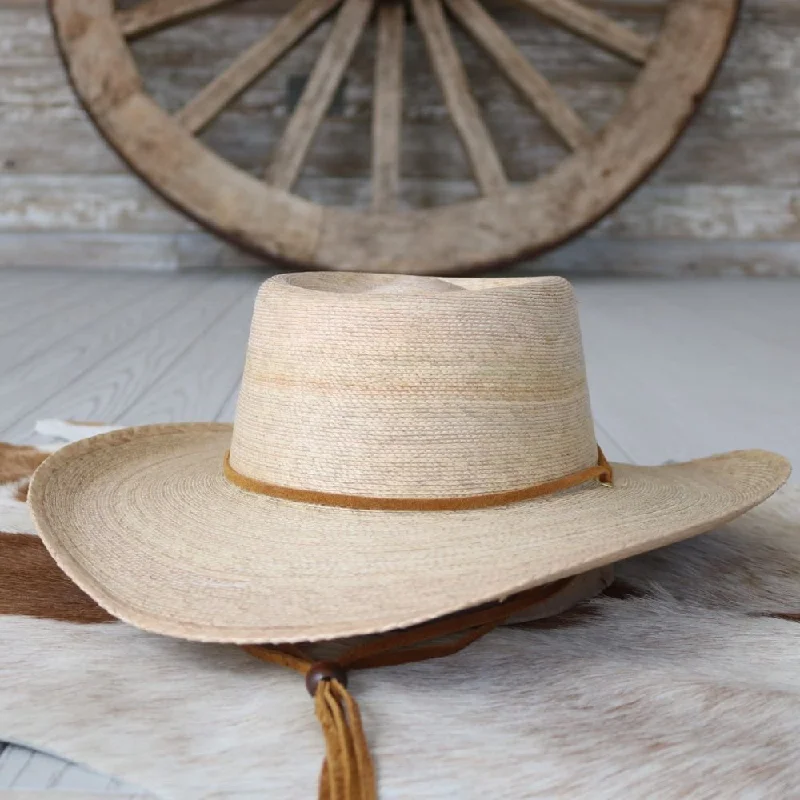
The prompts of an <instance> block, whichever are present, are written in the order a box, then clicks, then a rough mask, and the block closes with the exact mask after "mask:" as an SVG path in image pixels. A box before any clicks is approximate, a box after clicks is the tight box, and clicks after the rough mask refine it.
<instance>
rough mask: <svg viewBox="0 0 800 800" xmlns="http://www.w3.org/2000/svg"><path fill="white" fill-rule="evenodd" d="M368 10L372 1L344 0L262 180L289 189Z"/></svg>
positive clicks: (339, 78) (359, 34) (326, 107)
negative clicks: (264, 179)
mask: <svg viewBox="0 0 800 800" xmlns="http://www.w3.org/2000/svg"><path fill="white" fill-rule="evenodd" d="M371 11H372V0H345V1H344V4H343V5H342V8H341V10H340V12H339V14H338V16H337V17H336V21H335V22H334V25H333V28H332V29H331V32H330V36H329V37H328V40H327V41H326V42H325V46H324V47H323V49H322V52H321V53H320V56H319V59H318V60H317V63H316V65H315V66H314V69H313V71H312V72H311V75H309V77H308V82H307V83H306V86H305V89H304V90H303V94H302V96H301V97H300V101H299V102H298V104H297V106H296V108H295V109H294V112H293V114H292V116H291V118H290V119H289V123H288V125H287V126H286V130H285V131H284V133H283V136H282V137H281V139H280V141H279V142H278V144H277V146H276V147H275V152H274V153H273V155H272V159H271V163H270V166H269V169H268V170H267V175H266V180H267V182H268V183H270V184H272V185H273V186H275V187H278V188H280V189H290V188H291V187H292V185H293V184H294V182H295V180H296V179H297V176H298V175H299V173H300V168H301V167H302V164H303V159H304V158H305V156H306V153H307V152H308V148H309V147H310V146H311V142H312V141H313V139H314V134H315V133H316V131H317V128H318V127H319V125H320V123H321V122H322V118H323V117H324V116H325V112H326V111H327V110H328V107H329V106H330V104H331V101H332V100H333V96H334V94H335V92H336V89H337V88H338V86H339V84H340V83H341V80H342V77H343V76H344V71H345V70H346V69H347V65H348V64H349V63H350V58H351V57H352V55H353V51H354V50H355V47H356V44H358V40H359V39H360V38H361V33H362V31H363V30H364V26H365V25H366V24H367V20H368V19H369V15H370V13H371Z"/></svg>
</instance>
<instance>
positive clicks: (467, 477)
mask: <svg viewBox="0 0 800 800" xmlns="http://www.w3.org/2000/svg"><path fill="white" fill-rule="evenodd" d="M229 448H230V459H231V464H232V466H233V467H234V468H235V469H236V470H237V471H238V472H240V473H241V474H243V475H245V476H247V477H250V478H253V479H256V480H261V481H265V482H268V483H275V484H278V485H282V486H289V487H293V488H298V489H308V490H313V491H323V492H332V493H352V494H359V495H367V496H375V497H408V498H414V497H418V498H425V497H441V496H469V495H473V494H480V493H486V492H492V491H504V490H511V489H517V488H521V487H525V486H529V485H531V484H536V483H539V482H542V481H546V480H550V479H554V478H558V477H560V476H563V475H566V474H569V473H571V472H574V471H576V470H579V469H583V468H586V467H588V466H590V465H591V464H593V463H594V462H595V460H596V443H595V439H594V433H593V425H592V419H591V413H590V407H589V399H588V391H587V386H586V377H585V370H584V363H583V354H582V348H581V341H580V330H579V325H578V318H577V311H576V305H575V300H574V297H573V294H572V290H571V287H570V286H569V284H568V283H567V282H566V281H564V280H562V279H559V278H534V279H519V280H503V279H489V280H480V279H461V280H456V279H453V280H448V281H444V280H438V279H425V278H415V279H410V278H396V277H390V276H368V275H366V276H365V275H343V274H339V275H336V274H324V275H322V274H302V275H290V276H280V277H278V278H274V279H272V280H270V281H268V282H267V283H265V284H264V286H263V287H262V290H261V292H260V293H259V297H258V300H257V302H256V308H255V314H254V318H253V326H252V332H251V337H250V343H249V347H248V353H247V362H246V366H245V374H244V379H243V385H242V392H241V396H240V401H239V406H238V409H237V416H236V422H235V425H234V428H233V431H231V428H230V427H229V426H227V425H218V424H193V425H163V426H147V427H143V428H134V429H126V430H123V431H117V432H114V433H109V434H107V435H103V436H98V437H94V438H93V439H90V440H86V441H82V442H77V443H75V444H73V445H69V446H68V447H66V448H64V449H63V450H61V451H59V452H58V453H56V454H55V455H54V456H52V457H51V458H49V459H48V460H47V462H46V463H45V464H44V465H43V466H42V467H41V468H40V469H39V471H38V472H37V474H36V476H35V478H34V481H33V483H32V486H31V490H30V502H31V508H32V511H33V514H34V518H35V520H36V524H37V526H38V528H39V531H40V533H41V535H42V538H43V540H44V542H45V544H46V545H47V547H48V549H49V550H50V552H51V553H52V554H53V556H54V557H55V559H56V561H57V562H58V563H59V564H60V566H61V567H62V569H64V570H65V571H66V572H67V574H68V575H69V576H70V577H71V578H72V579H73V580H74V581H75V582H76V583H78V585H80V586H81V587H82V588H83V589H84V590H85V591H86V592H87V593H88V594H89V595H91V596H92V597H93V598H94V599H95V600H96V601H97V602H99V603H100V604H101V605H102V606H104V607H105V608H106V609H107V610H108V611H110V612H111V613H112V614H114V615H116V616H118V617H120V618H121V619H124V620H126V621H128V622H130V623H132V624H134V625H138V626H139V627H142V628H145V629H147V630H152V631H155V632H158V633H165V634H169V635H174V636H179V637H184V638H190V639H197V640H203V641H226V642H290V641H304V640H307V641H316V640H320V639H331V638H338V637H344V636H351V635H356V634H367V633H375V632H379V631H386V630H389V629H393V628H397V627H402V626H406V625H411V624H414V623H417V622H421V621H424V620H427V619H431V618H434V617H437V616H441V615H443V614H446V613H449V612H454V611H458V610H461V609H463V608H466V607H469V606H472V605H476V604H478V603H482V602H485V601H489V600H493V599H497V598H501V597H505V596H506V595H508V594H511V593H513V592H516V591H519V590H521V589H524V588H528V587H532V586H536V585H540V584H542V583H546V582H549V581H552V580H555V579H557V578H559V577H563V576H566V575H570V574H575V573H579V572H584V571H587V570H589V569H592V568H595V567H599V566H602V565H605V564H610V563H612V562H614V561H617V560H619V559H621V558H625V557H627V556H630V555H634V554H636V553H640V552H643V551H646V550H649V549H652V548H654V547H658V546H660V545H663V544H667V543H669V542H673V541H677V540H679V539H682V538H686V537H688V536H691V535H694V534H696V533H700V532H703V531H706V530H709V529H711V528H712V527H714V526H715V525H717V524H719V523H722V522H725V521H727V520H729V519H732V518H733V517H735V516H738V515H739V514H741V513H743V512H744V511H746V510H747V509H749V508H751V507H753V506H754V505H756V504H758V503H759V502H761V501H763V500H764V499H766V498H767V497H768V496H769V495H770V494H772V493H773V492H774V491H775V490H776V489H777V488H778V487H779V486H780V485H781V484H782V483H783V482H784V481H785V480H786V478H787V476H788V473H789V467H788V464H787V462H786V461H785V460H784V459H783V458H781V457H780V456H777V455H774V454H772V453H767V452H764V451H747V452H736V453H730V454H726V455H723V456H717V457H713V458H709V459H701V460H697V461H693V462H690V463H687V464H675V465H668V466H663V467H630V466H620V465H618V466H617V467H616V468H615V483H614V486H613V487H610V488H609V487H605V486H601V485H599V484H598V483H596V482H592V483H587V484H584V485H582V486H579V487H575V488H573V489H570V490H567V491H563V492H560V493H558V494H554V495H550V496H547V497H542V498H538V499H536V500H531V501H528V502H520V503H515V504H509V505H506V506H501V507H497V508H491V509H482V510H472V511H457V512H427V513H426V512H385V511H356V510H352V509H344V508H335V507H323V506H317V505H310V504H304V503H298V502H293V501H288V500H280V499H277V498H274V497H269V496H266V495H263V494H257V493H254V492H248V491H245V490H242V489H240V488H237V487H236V486H234V485H232V484H231V483H229V482H228V481H227V480H226V479H225V477H224V476H223V472H222V464H223V459H224V456H225V453H226V451H227V450H228V449H229Z"/></svg>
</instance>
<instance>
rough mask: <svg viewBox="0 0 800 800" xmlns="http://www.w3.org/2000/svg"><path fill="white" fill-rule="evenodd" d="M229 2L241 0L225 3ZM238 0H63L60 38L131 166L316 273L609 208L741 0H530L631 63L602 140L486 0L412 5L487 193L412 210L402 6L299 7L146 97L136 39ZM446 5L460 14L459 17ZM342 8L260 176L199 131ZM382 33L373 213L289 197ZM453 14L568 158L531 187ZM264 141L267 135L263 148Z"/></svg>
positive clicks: (427, 252)
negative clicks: (222, 65)
mask: <svg viewBox="0 0 800 800" xmlns="http://www.w3.org/2000/svg"><path fill="white" fill-rule="evenodd" d="M228 1H229V0H228ZM224 2H226V0H140V2H139V3H138V4H137V5H134V6H133V7H132V8H125V9H121V10H118V9H115V7H114V0H50V3H51V5H50V8H51V14H52V16H53V20H54V27H55V31H56V36H57V39H58V42H59V44H60V47H61V51H62V54H63V56H64V60H65V64H66V66H67V69H68V72H69V75H70V77H71V80H72V83H73V86H74V88H75V91H76V92H77V94H78V96H79V97H80V99H81V100H82V102H83V104H84V107H85V108H86V110H87V112H88V113H89V114H90V116H91V117H92V119H93V120H94V122H95V124H96V125H97V126H98V128H99V129H100V130H101V132H102V133H103V134H104V135H105V137H106V138H107V139H108V141H109V142H110V143H111V145H112V146H113V147H114V148H115V149H116V150H117V151H118V152H119V154H120V155H121V156H122V157H123V158H124V159H125V160H126V161H127V162H128V164H129V165H130V166H131V167H132V168H133V169H134V170H135V171H136V172H137V173H138V174H139V175H140V176H141V177H142V178H143V179H144V180H145V181H147V182H148V183H149V184H150V185H151V186H152V187H153V188H154V189H155V190H157V191H158V192H160V193H161V194H162V195H163V196H164V197H166V198H167V199H168V200H169V201H171V202H172V203H173V204H174V205H175V206H177V207H178V208H179V209H180V210H182V211H183V212H184V213H186V214H188V215H189V216H191V217H193V218H194V219H196V220H197V221H198V222H199V223H201V224H202V225H205V226H206V227H208V228H211V229H213V230H214V231H216V232H217V233H219V234H220V235H222V236H224V237H226V238H228V239H231V240H233V241H235V242H237V243H239V244H240V245H243V246H245V247H247V248H248V249H250V250H253V251H256V252H258V253H260V254H262V255H266V256H269V257H272V258H280V259H284V260H287V261H289V262H292V263H294V264H296V265H303V266H306V267H312V268H318V269H348V270H366V271H387V272H406V273H419V274H439V275H444V274H453V273H458V272H463V271H465V270H469V269H477V268H482V267H486V266H490V265H493V264H497V263H501V262H508V261H511V260H514V259H517V258H520V257H523V256H530V255H532V254H535V253H537V252H541V251H543V250H545V249H547V248H549V247H552V246H553V245H555V244H557V243H559V242H561V241H564V240H565V239H566V238H568V237H569V236H571V235H574V234H575V233H577V232H579V231H580V230H582V229H583V228H585V227H586V226H588V225H590V224H591V223H593V222H594V221H596V220H597V219H599V218H600V217H601V216H602V215H603V214H604V213H606V212H607V211H609V210H610V209H611V208H612V207H613V206H614V205H615V204H616V203H617V202H619V201H620V200H621V199H622V198H623V197H624V196H625V195H626V194H627V193H628V192H630V191H631V190H632V189H633V187H634V186H636V185H637V184H638V183H639V182H640V181H641V180H642V179H643V178H644V177H645V175H646V174H647V173H648V171H649V170H651V169H652V168H653V167H654V166H655V164H656V163H657V162H658V161H659V159H660V158H661V157H662V156H663V155H664V154H665V153H666V151H667V150H668V149H669V147H670V145H671V144H672V143H673V142H674V141H675V139H676V138H677V137H678V135H679V134H680V131H681V130H682V128H683V126H684V125H685V124H686V122H687V121H688V119H689V117H690V115H691V113H692V111H693V109H694V107H695V105H696V103H697V101H698V99H699V97H700V96H701V95H702V94H703V92H704V91H705V90H706V88H707V87H708V84H709V82H710V80H711V77H712V75H713V73H714V70H715V68H716V66H717V64H718V63H719V61H720V59H721V57H722V55H723V53H724V51H725V48H726V46H727V42H728V39H729V37H730V34H731V29H732V26H733V22H734V20H735V16H736V11H737V2H738V0H671V2H670V4H669V6H668V8H667V11H666V14H665V17H664V20H663V22H662V25H661V28H660V31H659V33H658V34H657V35H656V36H655V37H648V36H645V35H642V34H641V33H638V32H636V31H635V30H634V29H633V28H632V27H629V26H628V25H626V24H623V23H620V22H617V21H615V20H613V19H611V18H610V17H608V16H607V15H605V14H603V13H601V12H599V11H597V10H593V9H590V8H589V7H587V6H584V5H582V4H581V3H579V2H576V0H520V2H521V3H522V5H523V6H525V7H527V8H529V9H531V10H532V11H533V12H536V13H538V14H539V15H541V16H544V17H546V18H547V19H548V20H549V21H551V22H553V23H555V24H557V25H559V26H561V27H563V28H566V29H568V30H569V31H571V32H573V33H576V34H578V35H580V36H582V37H584V38H585V39H587V40H588V41H589V42H590V43H591V44H592V45H594V46H596V47H599V48H603V49H604V50H607V51H610V52H611V53H614V54H616V55H618V56H621V57H623V58H624V59H626V60H628V61H630V62H632V63H634V64H635V65H636V66H637V67H638V72H637V77H636V79H635V81H634V82H633V83H632V85H631V87H630V89H629V91H628V94H627V96H626V98H625V101H624V103H623V104H622V107H621V108H620V110H619V112H618V113H617V114H616V116H615V117H613V118H612V119H611V121H610V122H609V123H608V124H607V125H606V126H605V127H604V128H603V130H601V131H600V132H599V133H593V132H592V131H591V130H590V129H589V128H588V127H587V126H586V125H585V123H584V122H583V121H582V120H581V119H580V117H579V116H578V115H577V114H576V113H575V111H574V110H573V109H572V108H571V107H570V106H569V105H568V104H567V103H566V102H565V101H564V100H563V99H562V98H561V96H560V95H559V94H558V93H557V92H556V90H555V89H554V87H553V86H552V84H551V83H550V82H549V81H548V80H547V79H546V78H545V77H544V76H543V75H542V74H541V72H540V71H539V70H537V69H536V67H535V66H534V65H533V63H531V62H530V61H529V60H527V58H526V57H525V56H524V55H523V54H522V52H521V51H520V50H519V48H518V47H517V45H515V44H514V42H513V41H512V39H511V38H510V37H509V36H508V35H507V34H506V33H505V32H504V30H503V29H502V28H501V27H500V25H499V24H498V23H497V22H496V21H495V19H494V17H493V16H492V15H491V14H490V13H489V12H488V11H487V10H486V8H485V7H484V6H483V5H482V4H481V2H480V0H410V11H411V17H412V18H413V21H414V22H415V24H416V25H417V26H418V27H419V30H420V32H421V35H422V38H423V41H424V43H425V46H426V49H427V52H428V57H429V59H430V63H431V65H432V67H433V71H434V73H435V76H436V79H437V81H438V83H439V85H440V87H441V90H442V94H443V96H444V99H445V103H446V107H447V110H448V112H449V114H450V117H451V119H452V122H453V124H454V127H455V129H456V131H457V133H458V135H459V137H460V139H461V142H462V144H463V147H464V150H465V152H466V154H467V157H468V161H469V163H470V166H471V169H472V173H473V176H474V180H475V183H476V184H477V187H478V189H479V190H480V196H479V197H477V198H476V199H474V200H468V201H461V202H457V203H454V204H451V205H444V206H439V207H434V208H424V209H423V208H411V209H409V208H401V207H400V206H399V204H398V192H399V186H400V182H401V175H400V149H401V119H402V108H403V90H402V87H403V37H404V29H405V26H406V13H405V10H404V8H403V6H402V5H400V4H399V3H398V1H397V0H298V2H297V3H296V5H295V6H294V7H293V8H292V9H291V10H290V11H289V12H288V13H287V14H286V15H285V16H284V17H283V18H282V19H281V20H280V21H279V22H278V24H276V25H275V26H274V27H272V28H271V30H270V31H269V32H268V33H267V35H265V36H264V37H263V38H262V39H261V40H260V41H257V42H256V43H255V44H254V45H253V46H251V47H250V48H249V49H247V50H246V51H245V52H244V53H242V54H241V55H240V56H239V57H237V58H236V59H235V60H234V61H233V63H231V64H230V65H229V66H228V67H227V68H226V69H225V70H224V71H223V72H222V74H220V75H219V76H218V77H216V78H215V79H214V80H213V81H212V82H211V83H210V84H209V85H207V86H206V87H205V88H203V89H202V90H201V91H200V92H199V94H197V95H196V96H195V97H194V98H193V99H191V100H190V101H189V102H188V103H187V104H186V105H185V106H184V107H183V108H182V109H180V110H179V111H178V112H177V113H175V114H172V115H170V114H168V113H167V112H166V111H165V110H163V109H162V108H161V107H160V106H159V105H158V104H157V103H156V102H154V100H153V99H152V98H151V97H150V96H149V95H148V94H147V93H146V91H145V90H144V88H143V83H142V80H141V77H140V75H139V73H138V71H137V68H136V65H135V63H134V59H133V56H132V54H131V51H130V49H129V47H128V41H129V40H131V39H133V38H134V37H139V36H144V35H146V34H148V33H149V32H150V31H153V30H155V29H157V28H161V27H164V26H166V25H172V24H176V23H179V22H180V21H181V20H182V19H184V18H186V17H188V16H190V15H195V14H199V13H211V12H212V10H213V9H214V8H215V7H216V6H219V5H221V4H222V3H224ZM446 12H447V13H446ZM330 14H335V18H334V21H333V24H332V27H331V30H330V35H329V37H328V39H327V41H326V43H325V44H324V46H323V48H322V50H321V52H320V54H319V57H318V60H317V62H316V65H315V66H314V68H313V70H312V72H311V74H310V76H309V78H308V81H307V83H306V85H305V88H304V90H303V92H302V95H301V97H300V99H299V102H298V103H297V105H296V107H295V108H294V110H293V112H292V114H291V116H290V118H289V120H288V122H287V125H286V128H285V130H284V132H283V135H282V137H281V138H280V139H279V141H277V142H276V143H273V146H272V150H271V160H270V163H269V166H268V167H267V169H266V171H265V173H264V175H263V178H260V177H258V176H253V175H250V174H248V173H246V172H244V171H243V170H241V169H239V168H237V167H235V166H234V165H233V164H231V163H230V162H228V161H226V160H225V159H223V158H221V157H220V156H218V155H217V154H215V153H214V152H213V151H212V150H210V149H209V148H207V147H206V146H205V145H203V144H202V143H201V142H200V141H199V140H198V138H197V134H198V133H199V132H200V131H201V130H202V129H203V128H204V127H205V126H206V125H208V124H209V123H210V122H211V121H212V120H214V119H215V117H217V116H218V115H219V114H220V113H221V112H222V111H223V109H225V108H226V107H227V106H228V105H229V104H230V103H231V102H232V101H233V100H234V99H235V98H236V97H238V96H239V95H240V94H241V93H242V92H244V91H245V90H246V89H247V88H248V87H249V86H250V85H251V84H252V83H253V82H254V81H255V80H256V79H257V78H259V77H260V76H261V75H263V74H264V73H265V72H266V71H267V70H269V69H270V67H272V66H273V65H274V64H275V62H276V61H278V59H280V58H281V57H282V56H283V55H284V54H285V53H287V51H289V50H290V49H291V48H292V47H294V46H295V45H296V44H297V43H298V42H299V41H300V40H301V39H302V38H303V37H304V36H305V35H306V34H308V33H309V32H310V31H311V30H312V29H314V28H315V27H316V26H317V25H318V24H319V23H320V22H321V21H322V20H323V18H325V17H326V16H328V15H330ZM373 16H374V17H375V25H376V26H377V36H376V48H375V66H374V90H373V113H372V155H371V163H372V177H371V191H372V195H371V196H372V204H371V208H366V209H356V208H347V207H342V206H333V205H328V206H323V205H319V204H316V203H313V202H310V201H308V200H306V199H304V198H302V197H300V196H298V195H297V194H293V193H292V189H293V186H294V184H295V181H296V179H297V177H298V174H299V172H300V169H301V167H302V165H303V162H304V160H305V158H306V156H307V154H308V151H309V148H310V147H311V145H312V142H313V139H314V136H315V132H316V130H317V128H318V127H319V125H320V123H321V122H322V120H323V118H324V116H325V114H326V112H327V110H328V108H329V106H330V104H331V102H332V100H333V98H334V95H335V93H336V91H337V87H338V86H339V84H340V82H341V81H342V78H343V76H344V73H345V72H346V70H347V67H348V64H349V62H350V59H351V57H352V54H353V51H354V49H355V47H356V44H357V43H358V41H359V39H360V38H361V36H362V34H363V32H364V30H365V28H366V26H367V25H368V24H370V18H371V17H373ZM449 18H452V19H454V20H455V22H456V23H457V24H458V25H459V26H461V27H462V28H463V29H465V30H466V32H467V33H468V34H469V35H470V36H471V38H472V39H474V40H475V42H476V43H477V44H478V46H479V47H480V48H482V49H483V50H484V51H485V52H486V53H487V54H488V55H489V56H490V57H491V59H492V60H493V61H494V63H495V65H496V67H497V68H498V69H499V70H500V71H501V72H502V73H503V74H504V76H505V77H506V78H507V80H508V81H509V82H510V83H511V84H512V85H513V87H514V88H515V89H516V91H517V92H518V93H519V94H520V95H521V97H522V98H524V100H525V101H526V102H527V103H529V104H530V106H532V107H533V109H535V111H536V112H537V113H538V114H539V115H541V117H542V118H543V119H544V120H545V121H546V122H547V124H548V125H549V126H550V127H551V128H552V130H553V131H554V132H555V133H556V134H557V135H558V136H559V137H560V138H561V140H563V142H564V143H565V144H566V146H567V147H568V150H569V153H568V155H567V156H566V158H565V159H564V160H563V161H561V162H560V163H559V164H558V165H557V166H556V167H555V168H554V169H553V170H551V171H550V172H548V173H546V174H544V175H542V176H540V177H538V179H536V180H533V181H528V182H524V183H515V182H510V181H509V179H508V178H507V176H506V174H505V171H504V168H503V163H502V160H501V158H500V157H499V155H498V152H497V150H496V148H495V146H494V144H493V141H492V138H491V135H490V133H489V130H488V128H487V126H486V123H485V121H484V119H483V116H482V112H481V109H480V107H479V106H478V104H477V102H476V100H475V99H474V96H473V94H472V91H471V89H470V86H469V81H468V79H467V75H466V72H465V70H464V66H463V64H462V62H461V60H460V56H459V52H458V50H457V49H456V46H455V44H454V40H453V38H452V35H451V31H450V27H449V21H448V19H449ZM266 147H267V143H266V142H265V151H266Z"/></svg>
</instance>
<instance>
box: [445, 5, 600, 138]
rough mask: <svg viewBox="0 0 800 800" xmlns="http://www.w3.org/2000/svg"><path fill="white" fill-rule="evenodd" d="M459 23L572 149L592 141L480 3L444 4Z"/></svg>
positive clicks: (583, 126) (551, 88)
mask: <svg viewBox="0 0 800 800" xmlns="http://www.w3.org/2000/svg"><path fill="white" fill-rule="evenodd" d="M445 2H446V3H447V7H448V8H449V9H450V10H451V11H452V12H453V14H454V15H455V16H456V18H457V19H458V21H459V22H460V23H461V24H462V25H463V26H464V27H465V28H466V29H467V30H468V31H469V33H470V34H471V35H472V36H473V37H474V38H475V40H476V41H477V42H479V43H480V44H481V45H482V46H483V48H484V49H485V50H486V52H487V53H488V54H489V55H490V56H491V57H492V59H493V60H494V61H495V63H496V64H497V65H498V67H500V69H501V70H502V71H503V73H504V74H505V76H506V78H507V79H508V80H509V81H511V82H512V83H513V84H514V85H515V86H516V87H517V89H518V90H519V91H520V93H521V94H522V95H523V97H525V99H526V100H527V101H528V102H529V103H530V104H531V105H532V106H533V107H534V108H535V109H536V110H537V111H538V112H539V113H540V114H541V115H542V116H543V117H544V119H545V120H546V121H547V122H548V123H549V124H550V126H551V127H552V128H553V130H554V131H555V132H556V133H557V134H558V135H559V136H560V137H561V138H562V139H563V140H564V141H565V142H566V143H567V144H568V145H569V146H570V147H571V148H572V149H573V150H578V149H579V148H581V147H585V146H587V145H588V144H589V143H590V142H591V141H592V132H591V131H590V130H589V128H588V127H586V125H585V124H584V123H583V122H582V121H581V119H580V117H579V116H578V115H577V114H576V113H575V112H574V111H573V110H572V108H571V107H570V106H569V105H567V103H565V102H564V100H563V99H562V98H561V97H560V96H559V94H558V92H557V91H556V90H555V89H554V88H553V86H552V84H551V83H550V82H549V81H548V80H547V79H546V78H545V77H544V76H543V75H542V74H541V73H540V72H539V71H538V70H536V69H535V68H534V67H533V66H532V65H531V63H530V62H529V61H528V60H527V59H526V58H525V56H524V55H522V53H521V52H520V51H519V48H518V47H517V46H516V45H515V44H514V42H513V41H512V40H511V38H510V37H509V36H508V35H507V34H506V33H505V32H504V31H503V29H502V28H500V26H499V25H498V24H497V23H496V22H495V21H494V19H493V18H492V17H491V16H490V15H489V14H488V13H487V12H486V11H485V10H484V8H483V6H481V4H480V3H479V2H477V0H445Z"/></svg>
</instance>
